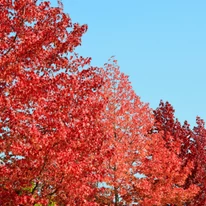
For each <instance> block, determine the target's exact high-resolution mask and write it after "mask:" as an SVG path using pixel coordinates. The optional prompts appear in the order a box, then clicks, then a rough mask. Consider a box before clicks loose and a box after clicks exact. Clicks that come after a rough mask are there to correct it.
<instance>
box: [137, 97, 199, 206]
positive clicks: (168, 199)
mask: <svg viewBox="0 0 206 206" xmlns="http://www.w3.org/2000/svg"><path fill="white" fill-rule="evenodd" d="M154 115H155V123H154V126H153V128H152V130H151V131H150V133H151V141H150V142H149V146H147V145H146V147H147V148H148V151H150V153H151V155H150V156H149V157H147V161H142V163H143V164H142V170H143V173H144V174H145V175H146V177H147V178H146V179H145V181H143V183H144V184H139V185H138V189H139V190H140V188H141V187H145V188H147V190H145V191H147V192H146V196H145V197H144V200H143V203H144V204H143V205H150V204H152V205H167V204H169V205H184V204H186V202H188V201H191V200H192V199H193V198H194V196H195V195H196V194H197V193H198V191H199V187H198V185H196V184H193V183H192V184H190V185H187V186H186V183H187V181H188V178H189V177H190V175H191V173H192V171H193V169H194V166H195V162H194V161H193V155H194V151H195V150H194V149H195V148H194V141H193V139H192V137H193V135H192V131H191V130H190V129H189V125H188V123H187V122H185V123H184V125H183V126H181V124H180V123H179V121H178V120H177V119H176V120H175V118H174V109H173V107H172V106H171V104H169V103H168V102H166V103H163V102H162V101H161V102H160V105H159V107H158V108H157V109H156V110H155V111H154Z"/></svg>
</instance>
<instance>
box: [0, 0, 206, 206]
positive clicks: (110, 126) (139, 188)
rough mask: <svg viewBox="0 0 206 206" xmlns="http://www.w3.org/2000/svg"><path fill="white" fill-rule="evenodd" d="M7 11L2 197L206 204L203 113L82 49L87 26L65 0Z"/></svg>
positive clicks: (1, 69)
mask: <svg viewBox="0 0 206 206" xmlns="http://www.w3.org/2000/svg"><path fill="white" fill-rule="evenodd" d="M0 19H2V20H3V21H1V22H0V161H1V162H0V205H36V206H37V205H59V206H60V205H89V206H92V205H132V204H133V205H134V204H138V205H143V206H150V205H151V206H158V205H168V206H172V205H173V206H174V205H186V206H203V205H205V204H206V197H205V191H206V150H205V147H206V129H205V127H204V121H203V120H202V119H200V118H199V117H198V118H197V126H196V127H194V129H193V130H192V129H190V127H189V124H188V123H187V122H185V123H184V124H183V125H181V124H180V122H179V121H178V120H177V119H175V117H174V109H173V108H172V106H171V105H170V104H169V103H168V102H166V103H164V102H162V101H161V102H160V105H159V107H158V108H157V109H156V110H154V111H153V110H152V109H151V108H150V107H149V105H148V104H145V103H143V102H142V101H141V100H140V98H139V97H138V96H137V95H136V94H135V92H134V91H133V89H132V87H131V84H130V82H129V80H128V77H127V76H126V75H124V74H123V73H121V72H120V70H119V67H118V65H117V62H116V60H115V59H113V58H111V59H110V60H109V61H108V63H107V64H105V65H104V68H97V67H92V66H91V65H90V61H91V58H83V57H81V56H79V55H78V54H76V53H75V52H74V49H75V48H76V47H77V46H79V45H80V44H81V37H82V35H83V34H84V33H85V32H86V30H87V26H86V25H83V26H81V25H79V24H76V23H75V24H73V23H72V21H71V19H70V17H69V15H67V14H65V13H64V12H63V9H62V6H61V3H59V7H51V6H50V3H49V2H46V1H45V2H41V3H38V2H37V1H36V0H18V1H17V0H13V1H12V0H0Z"/></svg>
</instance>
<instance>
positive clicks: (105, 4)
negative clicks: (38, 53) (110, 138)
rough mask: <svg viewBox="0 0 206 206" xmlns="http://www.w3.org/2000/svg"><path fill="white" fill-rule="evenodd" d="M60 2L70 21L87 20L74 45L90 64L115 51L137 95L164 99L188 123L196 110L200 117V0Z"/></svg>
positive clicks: (204, 6)
mask: <svg viewBox="0 0 206 206" xmlns="http://www.w3.org/2000/svg"><path fill="white" fill-rule="evenodd" d="M51 2H52V5H56V0H52V1H51ZM62 2H63V4H64V11H65V12H66V13H68V14H69V15H70V16H71V18H72V21H73V22H78V23H80V24H88V27H89V29H88V32H87V33H86V34H85V35H84V37H83V41H82V46H81V47H79V48H78V49H77V50H76V51H77V52H78V53H79V54H80V55H82V56H90V57H92V65H94V66H103V64H104V63H105V62H107V60H108V59H109V57H111V56H112V55H115V57H116V59H117V60H118V63H119V65H120V70H121V71H122V72H124V73H125V74H127V75H129V79H130V81H131V83H132V86H133V88H134V90H135V92H136V93H137V95H139V96H140V97H141V99H142V101H144V102H148V103H149V104H150V106H151V107H152V108H156V107H157V106H158V104H159V101H160V99H163V100H164V101H169V102H170V103H171V104H172V105H173V106H174V109H175V111H176V112H175V114H176V117H177V118H178V119H179V120H180V121H181V122H183V121H184V120H188V121H189V123H190V124H191V125H192V126H194V125H195V118H196V116H197V115H198V116H200V117H202V118H203V119H205V120H206V109H205V107H206V91H205V90H206V80H205V77H206V12H205V10H206V1H204V0H199V1H193V0H187V1H186V0H181V1H180V0H171V1H165V0H161V1H160V0H155V1H154V0H150V1H148V0H141V1H140V0H127V1H125V0H118V1H117V0H104V1H95V0H86V1H85V0H62Z"/></svg>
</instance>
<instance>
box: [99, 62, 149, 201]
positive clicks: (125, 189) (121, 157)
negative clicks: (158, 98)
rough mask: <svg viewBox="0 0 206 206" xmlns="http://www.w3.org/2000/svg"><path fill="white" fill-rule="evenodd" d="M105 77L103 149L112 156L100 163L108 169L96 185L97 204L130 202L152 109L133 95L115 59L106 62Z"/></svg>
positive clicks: (132, 199)
mask: <svg viewBox="0 0 206 206" xmlns="http://www.w3.org/2000/svg"><path fill="white" fill-rule="evenodd" d="M104 78H105V82H106V84H105V85H104V86H103V87H102V90H103V92H104V93H105V95H106V96H107V98H108V103H107V104H106V110H105V111H104V114H103V119H102V121H103V124H104V125H105V126H104V128H105V133H106V134H107V136H108V138H109V139H108V140H107V141H105V142H104V145H103V149H104V150H107V151H108V153H110V154H112V155H111V157H110V158H108V159H105V160H104V162H103V164H104V167H105V168H106V171H107V172H106V173H105V176H104V178H103V180H102V181H103V182H102V183H101V184H99V187H100V193H99V195H98V197H97V201H98V203H99V204H100V205H123V204H124V205H129V204H130V203H133V202H134V200H135V197H136V196H137V195H138V194H135V195H134V194H131V188H132V183H133V182H134V181H135V179H137V178H136V177H135V175H136V174H137V173H138V167H139V161H140V157H141V155H143V154H142V153H143V148H142V145H143V141H144V140H145V135H147V131H148V129H149V128H150V127H151V126H152V117H151V116H152V111H151V109H149V107H148V105H147V104H144V103H143V102H141V101H140V98H139V97H138V96H137V95H136V94H135V92H134V91H133V89H132V86H131V84H130V82H129V80H128V76H126V75H124V74H123V73H121V72H120V71H119V68H118V66H117V64H116V60H113V59H111V60H110V62H109V63H108V64H106V65H105V74H104Z"/></svg>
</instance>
